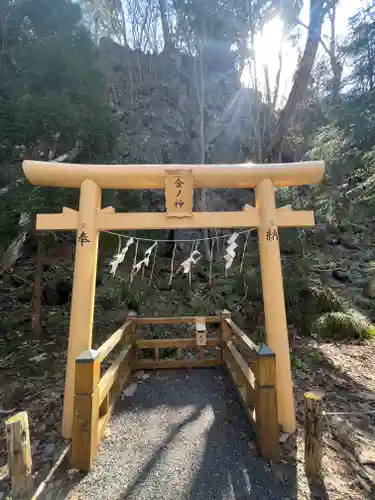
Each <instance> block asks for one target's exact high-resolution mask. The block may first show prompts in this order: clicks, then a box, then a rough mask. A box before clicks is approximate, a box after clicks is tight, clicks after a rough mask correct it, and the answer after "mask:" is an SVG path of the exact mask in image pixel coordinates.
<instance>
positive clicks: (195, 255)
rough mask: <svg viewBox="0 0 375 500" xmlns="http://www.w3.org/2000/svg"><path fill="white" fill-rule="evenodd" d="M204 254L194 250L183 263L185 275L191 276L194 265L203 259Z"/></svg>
mask: <svg viewBox="0 0 375 500" xmlns="http://www.w3.org/2000/svg"><path fill="white" fill-rule="evenodd" d="M201 256H202V254H201V253H200V252H198V250H193V251H192V252H191V254H190V256H189V258H188V259H186V260H184V262H182V263H181V267H182V269H183V273H184V274H189V273H190V272H191V266H192V264H196V263H197V262H198V261H199V259H200V258H201Z"/></svg>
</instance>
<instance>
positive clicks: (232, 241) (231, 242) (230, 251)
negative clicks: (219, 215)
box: [224, 233, 239, 270]
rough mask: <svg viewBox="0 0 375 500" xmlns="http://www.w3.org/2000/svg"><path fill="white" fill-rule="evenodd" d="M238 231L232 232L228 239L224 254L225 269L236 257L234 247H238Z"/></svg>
mask: <svg viewBox="0 0 375 500" xmlns="http://www.w3.org/2000/svg"><path fill="white" fill-rule="evenodd" d="M238 236H239V235H238V233H233V234H232V236H231V237H230V238H229V239H228V242H227V248H226V253H225V255H224V260H225V269H226V270H228V269H229V268H230V267H231V265H232V264H233V261H234V259H235V257H236V248H237V247H238V245H237V243H236V240H237V238H238Z"/></svg>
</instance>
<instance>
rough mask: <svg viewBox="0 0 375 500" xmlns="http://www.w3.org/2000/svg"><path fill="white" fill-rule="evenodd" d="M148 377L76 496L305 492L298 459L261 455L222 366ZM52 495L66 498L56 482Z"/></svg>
mask: <svg viewBox="0 0 375 500" xmlns="http://www.w3.org/2000/svg"><path fill="white" fill-rule="evenodd" d="M146 377H147V378H145V379H143V380H139V381H138V387H137V390H136V392H135V394H134V396H133V397H132V398H124V399H123V400H121V401H119V403H118V405H117V408H116V411H115V414H114V416H113V418H112V423H111V428H110V433H109V435H108V436H107V437H106V439H105V440H104V441H103V442H102V444H101V446H100V451H99V455H98V458H97V460H96V462H95V465H94V468H93V469H92V471H91V472H90V473H89V474H87V475H86V476H82V475H77V476H76V477H75V478H72V479H71V490H70V498H75V499H76V498H79V499H86V498H95V499H98V498H102V499H117V500H128V499H129V500H133V499H137V500H143V499H148V500H149V499H153V500H158V499H163V500H169V499H170V500H172V499H173V500H190V499H191V500H211V499H212V500H245V499H246V500H293V499H296V498H297V493H296V488H297V486H296V485H297V479H296V467H295V465H293V464H292V463H291V462H289V463H282V464H279V465H278V466H277V467H278V469H277V471H278V473H276V474H275V469H274V467H275V464H271V463H269V462H266V461H264V460H263V459H262V458H261V457H260V456H259V454H258V451H257V448H256V445H255V442H254V433H253V430H252V429H251V427H250V426H249V424H248V421H247V419H246V416H245V413H244V411H243V409H242V407H241V406H240V403H239V400H238V398H237V394H236V393H235V391H234V388H233V387H232V385H231V383H230V382H229V380H228V379H227V376H226V374H225V372H224V371H223V370H222V369H221V368H216V369H195V370H176V371H175V370H165V371H159V372H152V373H150V374H146ZM280 471H282V472H280ZM78 481H80V482H79V484H78V485H77V482H78ZM65 495H67V492H66V490H65ZM66 497H67V496H65V497H61V498H66ZM46 498H49V497H48V496H46ZM51 498H53V499H54V500H57V499H58V498H59V497H58V496H57V495H56V490H55V493H54V494H53V495H52V496H51ZM68 498H69V496H68Z"/></svg>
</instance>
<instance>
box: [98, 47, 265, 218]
mask: <svg viewBox="0 0 375 500" xmlns="http://www.w3.org/2000/svg"><path fill="white" fill-rule="evenodd" d="M98 64H99V67H100V69H101V71H102V72H103V73H104V74H105V76H106V79H107V85H108V89H109V94H110V100H111V106H112V108H113V112H114V113H115V114H116V115H117V116H118V118H119V120H120V123H121V133H120V136H119V140H118V144H117V151H116V154H115V156H116V158H117V161H118V162H121V163H165V164H168V163H182V164H184V163H185V164H186V163H187V164H188V163H200V162H201V160H202V157H203V155H202V148H203V149H204V161H205V162H206V163H219V162H220V163H226V162H228V163H231V162H244V161H249V159H250V160H251V159H253V160H255V159H256V138H255V128H254V120H255V117H256V118H257V120H258V121H259V123H260V124H262V123H265V121H266V111H267V110H266V108H265V106H264V104H263V103H262V101H261V95H260V94H259V93H256V92H254V91H253V90H251V89H245V88H242V87H241V84H240V79H239V73H238V71H237V69H236V66H235V61H234V58H233V57H232V56H231V54H230V53H229V54H227V57H223V54H222V53H220V57H218V56H217V54H216V56H215V49H214V48H212V47H208V48H207V49H206V51H205V52H204V54H203V72H202V71H201V68H202V65H201V61H200V60H199V58H197V57H193V56H191V55H188V54H186V53H182V52H179V51H177V50H175V49H174V50H170V51H168V52H167V53H161V54H145V53H143V52H141V51H138V50H135V51H134V50H131V49H129V48H124V47H121V46H119V45H117V44H116V43H114V42H113V41H112V40H110V39H102V40H101V42H100V46H99V58H98ZM202 79H203V81H202ZM202 84H203V87H204V92H203V115H202V107H201V88H202ZM202 120H203V134H202ZM261 126H262V125H261ZM202 136H203V137H202ZM208 200H209V201H208V205H209V206H210V207H209V208H211V209H213V208H214V209H215V210H220V209H224V208H225V209H227V210H228V209H230V207H231V206H233V207H239V206H240V205H243V204H244V203H245V202H247V203H249V201H251V197H250V199H249V193H248V192H245V193H244V192H239V191H237V192H233V191H232V192H226V193H225V194H224V195H223V193H217V192H216V193H215V192H210V193H209V197H208ZM223 200H225V201H223ZM228 200H229V204H228Z"/></svg>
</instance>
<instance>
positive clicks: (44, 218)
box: [36, 208, 315, 231]
mask: <svg viewBox="0 0 375 500" xmlns="http://www.w3.org/2000/svg"><path fill="white" fill-rule="evenodd" d="M96 224H97V229H98V230H100V231H105V230H127V231H130V230H135V229H210V228H223V229H224V228H257V227H259V225H260V219H259V209H257V208H252V209H247V210H245V211H243V212H195V213H193V215H192V216H191V217H186V218H178V219H177V218H176V219H175V218H171V217H167V214H166V213H164V212H163V213H160V212H158V213H123V214H119V213H108V212H106V211H100V212H99V213H98V215H97V222H96ZM314 225H315V220H314V212H312V211H297V210H296V211H292V210H284V209H279V210H277V220H276V226H278V227H280V228H283V227H312V226H314ZM77 226H78V212H76V211H74V210H69V209H65V210H64V211H63V213H62V214H39V215H38V216H37V226H36V227H37V229H38V230H40V231H43V230H62V231H67V230H75V229H77Z"/></svg>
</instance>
